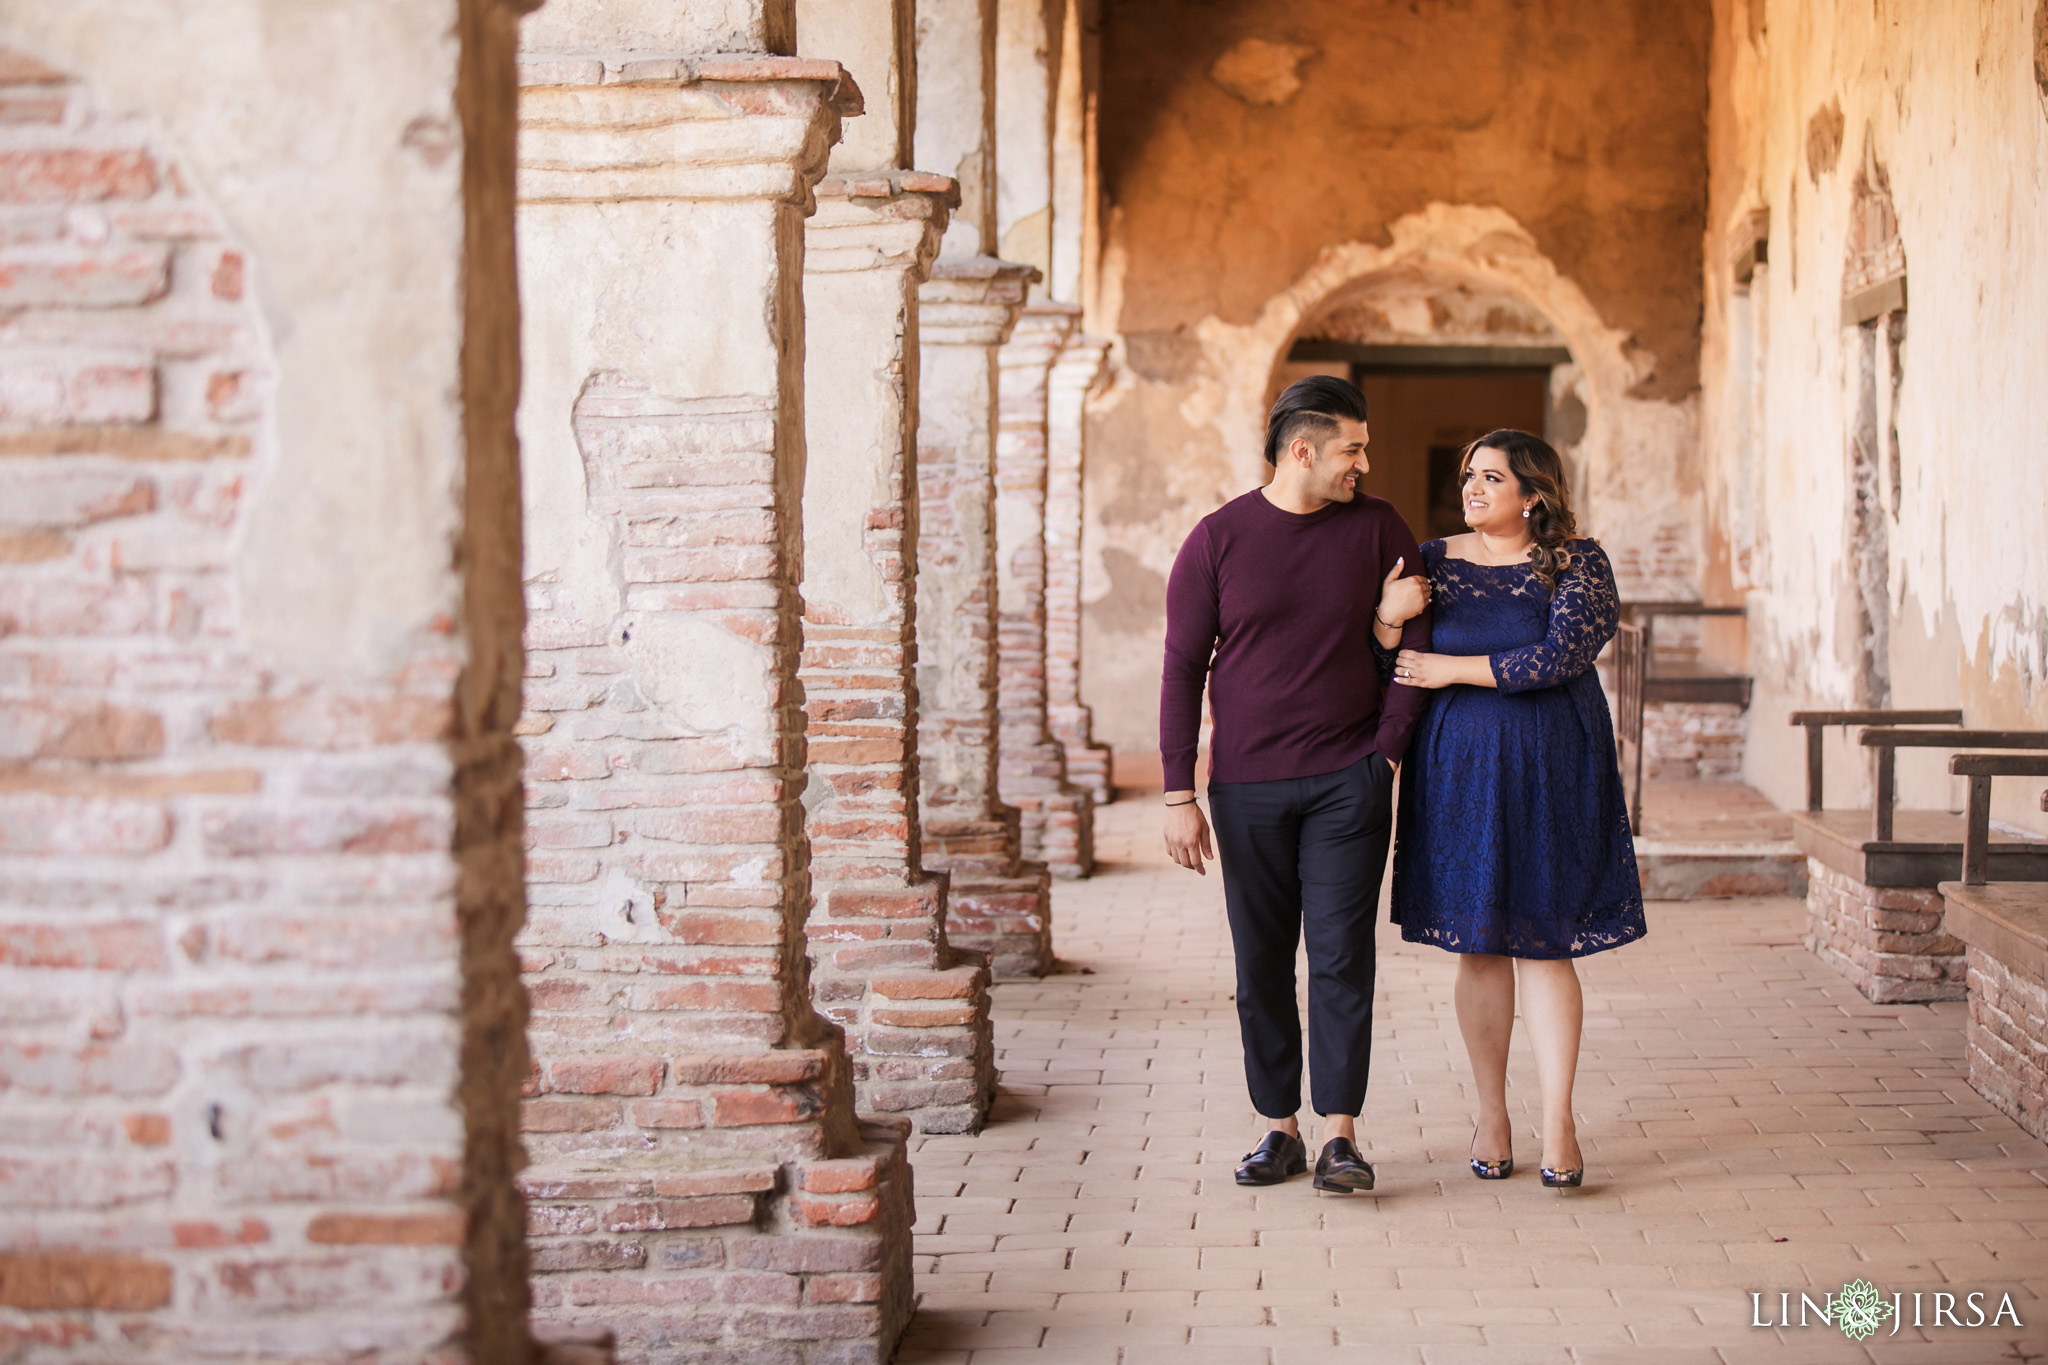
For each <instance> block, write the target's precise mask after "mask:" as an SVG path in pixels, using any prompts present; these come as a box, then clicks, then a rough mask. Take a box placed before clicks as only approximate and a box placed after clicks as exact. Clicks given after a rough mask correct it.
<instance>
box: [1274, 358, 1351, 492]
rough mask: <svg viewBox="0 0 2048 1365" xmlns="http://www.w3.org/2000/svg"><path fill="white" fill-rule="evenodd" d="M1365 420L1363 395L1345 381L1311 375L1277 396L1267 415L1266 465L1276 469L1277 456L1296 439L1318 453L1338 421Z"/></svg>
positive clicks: (1321, 375)
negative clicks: (1315, 449) (1310, 446)
mask: <svg viewBox="0 0 2048 1365" xmlns="http://www.w3.org/2000/svg"><path fill="white" fill-rule="evenodd" d="M1340 417H1348V418H1350V419H1351V420H1352V421H1354V422H1363V421H1364V420H1365V395H1364V394H1362V393H1360V392H1359V391H1358V385H1356V384H1354V383H1352V382H1351V381H1350V380H1348V379H1336V378H1333V377H1332V376H1330V375H1327V374H1313V375H1310V376H1309V377H1308V378H1307V379H1297V380H1295V381H1294V382H1293V383H1292V384H1289V385H1288V386H1287V387H1286V388H1285V389H1283V390H1282V391H1281V393H1280V400H1279V401H1278V402H1276V403H1275V404H1273V410H1272V411H1271V412H1269V413H1267V414H1266V463H1267V464H1269V465H1272V466H1273V467H1274V468H1276V469H1277V468H1278V467H1279V465H1280V452H1281V451H1283V450H1285V449H1287V443H1288V442H1289V441H1292V440H1293V439H1294V438H1295V437H1297V436H1305V437H1307V438H1308V441H1309V444H1311V445H1313V446H1315V447H1316V448H1317V449H1318V450H1320V449H1321V448H1322V444H1323V442H1325V441H1327V440H1329V439H1330V437H1331V436H1332V435H1334V434H1335V433H1336V430H1337V419H1338V418H1340Z"/></svg>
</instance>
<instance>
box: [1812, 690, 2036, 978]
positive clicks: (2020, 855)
mask: <svg viewBox="0 0 2048 1365" xmlns="http://www.w3.org/2000/svg"><path fill="white" fill-rule="evenodd" d="M1962 719H1963V714H1962V712H1960V711H1898V710H1882V711H1799V712H1795V713H1794V714H1793V716H1792V724H1794V725H1798V726H1802V727H1804V728H1805V730H1806V806H1807V808H1806V809H1805V810H1804V811H1795V812H1794V813H1793V817H1792V837H1793V840H1794V842H1795V843H1797V844H1798V846H1799V850H1800V852H1802V853H1804V854H1805V855H1806V857H1807V860H1808V863H1807V866H1808V880H1807V897H1806V906H1807V930H1808V934H1807V944H1808V946H1809V947H1811V948H1812V949H1813V951H1814V952H1815V953H1816V954H1817V955H1818V956H1819V957H1820V958H1821V959H1822V960H1823V961H1825V962H1827V963H1828V964H1829V965H1830V966H1832V967H1834V968H1835V969H1836V970H1837V971H1839V972H1841V973H1842V974H1843V975H1844V976H1846V977H1848V978H1849V980H1851V981H1852V982H1854V983H1855V984H1856V987H1857V989H1859V990H1861V991H1862V992H1863V993H1864V994H1865V995H1866V996H1869V997H1870V998H1871V999H1872V1000H1874V1001H1877V1002H1879V1003H1897V1002H1901V1001H1916V1000H1917V1001H1924V1000H1960V999H1962V998H1963V995H1964V979H1963V977H1964V959H1963V947H1962V944H1961V943H1960V942H1959V941H1958V940H1957V939H1956V938H1955V937H1954V936H1953V935H1952V934H1950V933H1948V932H1947V931H1946V930H1945V929H1944V928H1943V915H1944V910H1943V905H1942V899H1941V895H1940V892H1939V891H1938V890H1937V889H1936V888H1938V887H1939V886H1940V884H1941V882H1942V881H1943V880H1944V879H1945V878H1948V877H1952V876H1954V875H1955V869H1956V867H1957V865H1958V863H1959V862H1960V860H1961V858H1962V854H1963V836H1964V826H1965V819H1964V817H1963V816H1962V815H1959V814H1956V813H1954V812H1951V811H1945V810H1899V809H1897V808H1896V807H1897V800H1896V793H1897V786H1898V784H1897V778H1896V775H1897V753H1898V750H1899V749H1901V748H1943V749H1966V748H2005V749H2048V733H2043V732H2040V731H2030V730H2018V731H2015V730H1964V729H1961V728H1947V727H1960V726H1961V724H1962ZM1830 725H1845V726H1846V725H1860V726H1867V727H1870V728H1867V729H1865V730H1864V731H1863V733H1862V735H1861V736H1860V739H1861V743H1862V745H1863V747H1864V748H1866V749H1867V750H1869V752H1870V761H1871V777H1872V782H1871V785H1872V788H1873V795H1874V797H1875V799H1874V800H1873V801H1872V803H1871V808H1870V809H1869V810H1826V809H1824V808H1823V804H1824V800H1825V781H1824V779H1825V774H1824V772H1823V765H1822V734H1823V731H1824V729H1825V728H1826V727H1827V726H1830ZM1907 727H1929V728H1907ZM1987 849H1988V852H1987V857H1988V858H1989V859H1990V861H1991V862H1992V864H1993V865H1994V866H1996V867H1997V868H1998V869H1999V870H1998V872H1997V874H1996V875H1997V876H1998V877H1999V878H2000V879H2004V880H2012V879H2018V878H2044V879H2048V843H2044V842H2042V841H2038V840H2026V839H2015V838H2011V837H2008V836H2003V835H2001V836H1999V837H1997V838H1995V839H1991V840H1990V841H1989V842H1988V844H1987Z"/></svg>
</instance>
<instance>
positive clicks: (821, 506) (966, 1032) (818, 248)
mask: <svg viewBox="0 0 2048 1365" xmlns="http://www.w3.org/2000/svg"><path fill="white" fill-rule="evenodd" d="M958 199H959V190H958V188H957V187H956V186H955V185H954V183H953V182H952V181H951V180H949V179H947V178H945V177H944V176H934V175H926V174H922V173H920V172H917V171H900V170H890V171H872V172H857V173H852V174H848V175H834V176H832V177H830V178H828V179H827V180H825V181H824V182H823V183H822V184H821V185H820V186H819V188H818V212H817V213H816V215H815V216H814V217H813V218H812V219H811V222H810V224H809V226H808V227H807V228H806V229H805V239H804V240H805V253H806V254H805V260H804V271H805V281H804V308H805V315H806V323H805V327H806V333H807V341H806V352H807V354H806V360H805V382H806V393H805V399H806V405H807V407H806V410H807V413H808V416H807V419H806V424H807V430H808V442H809V461H808V469H807V474H806V478H805V483H804V585H803V595H804V662H803V671H802V675H801V676H802V680H803V686H804V695H805V699H806V707H807V710H808V713H809V717H810V719H809V746H810V787H809V789H808V791H807V792H806V794H805V798H804V799H805V805H806V807H807V808H808V815H807V817H806V821H805V829H806V832H807V833H808V834H809V836H810V841H811V856H812V876H813V884H814V895H815V899H816V905H817V908H816V909H815V910H814V911H813V912H812V914H811V919H810V923H809V924H808V925H807V926H806V928H807V932H808V933H809V935H810V940H811V954H812V961H813V972H812V991H813V997H814V999H815V1000H816V1002H817V1005H818V1008H819V1009H820V1010H822V1011H823V1012H824V1013H825V1014H826V1015H828V1016H829V1017H831V1018H832V1019H834V1020H836V1021H838V1022H839V1023H840V1024H841V1025H843V1026H844V1027H845V1029H846V1038H847V1049H848V1051H849V1053H850V1054H851V1056H852V1064H853V1078H854V1085H855V1088H856V1092H857V1094H858V1098H859V1103H860V1107H861V1110H862V1112H866V1113H898V1114H902V1115H904V1116H905V1117H907V1118H909V1119H910V1120H911V1122H912V1123H913V1124H915V1125H916V1127H917V1128H918V1129H919V1130H920V1131H923V1132H927V1133H964V1132H972V1131H974V1130H975V1129H977V1128H979V1127H980V1126H981V1120H982V1117H983V1116H984V1115H985V1114H986V1113H987V1112H988V1104H989V1100H990V1099H991V1097H992V1096H993V1094H994V1091H995V1045H994V1038H993V1033H992V1030H991V1027H990V1024H989V1014H988V978H989V970H988V962H987V958H986V957H985V956H983V955H982V954H979V953H963V952H961V951H959V950H956V949H954V948H953V947H951V945H950V944H949V943H948V942H947V938H946V905H947V894H946V877H945V874H943V873H938V874H932V873H927V872H926V871H925V870H924V868H923V866H922V864H921V862H920V843H921V839H920V831H919V828H918V812H917V787H918V763H917V730H916V726H917V720H916V717H917V685H916V678H915V675H914V672H913V670H914V668H915V662H916V644H917V641H916V630H915V624H914V621H915V612H914V610H913V609H914V606H915V602H914V597H915V577H916V565H917V515H916V513H917V501H916V498H915V496H914V495H915V491H916V484H915V480H916V472H915V454H916V452H915V447H914V441H915V439H916V434H915V433H916V426H917V374H918V364H917V362H918V354H917V287H918V284H919V282H920V281H922V280H923V279H924V278H925V276H926V275H927V274H929V273H930V270H931V265H932V259H933V257H934V256H935V255H936V254H937V252H938V245H939V236H940V234H941V233H942V232H943V231H944V230H945V224H946V215H947V212H948V210H949V208H950V206H951V205H952V204H954V203H957V202H958ZM878 376H886V377H887V382H877V379H878Z"/></svg>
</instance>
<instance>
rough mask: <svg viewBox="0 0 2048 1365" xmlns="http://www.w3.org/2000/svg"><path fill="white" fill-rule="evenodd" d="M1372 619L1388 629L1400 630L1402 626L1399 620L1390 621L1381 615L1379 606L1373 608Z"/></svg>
mask: <svg viewBox="0 0 2048 1365" xmlns="http://www.w3.org/2000/svg"><path fill="white" fill-rule="evenodd" d="M1372 619H1373V620H1375V621H1377V622H1379V623H1380V624H1381V625H1383V626H1385V627H1386V628H1387V629H1388V630H1399V629H1400V628H1401V623H1400V622H1399V621H1389V620H1388V619H1387V618H1386V617H1384V616H1382V615H1380V613H1379V608H1377V607H1375V608H1373V613H1372Z"/></svg>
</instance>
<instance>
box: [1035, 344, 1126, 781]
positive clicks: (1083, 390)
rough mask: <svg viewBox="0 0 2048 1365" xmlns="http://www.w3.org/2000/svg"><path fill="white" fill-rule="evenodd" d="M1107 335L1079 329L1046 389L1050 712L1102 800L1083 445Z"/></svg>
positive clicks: (1075, 769)
mask: <svg viewBox="0 0 2048 1365" xmlns="http://www.w3.org/2000/svg"><path fill="white" fill-rule="evenodd" d="M1108 354H1109V343H1108V342H1107V341H1102V340H1099V339H1097V338H1095V337H1084V336H1077V337H1074V338H1072V339H1070V340H1069V341H1068V342H1067V344H1066V348H1065V349H1064V350H1062V351H1061V352H1060V354H1059V359H1058V360H1055V361H1054V362H1053V367H1052V379H1051V381H1050V383H1049V385H1048V392H1047V395H1046V412H1045V426H1046V469H1045V699H1046V706H1045V715H1046V724H1047V726H1048V727H1049V728H1050V729H1051V730H1052V733H1053V738H1055V739H1057V740H1058V741H1059V742H1060V749H1061V751H1062V752H1063V754H1064V756H1065V758H1066V763H1067V781H1068V782H1070V783H1072V784H1073V785H1075V786H1077V787H1082V788H1085V789H1086V790H1087V791H1088V792H1089V794H1090V795H1092V796H1093V797H1094V798H1095V802H1096V804H1098V805H1103V804H1107V803H1108V802H1110V801H1112V800H1114V799H1115V798H1116V787H1115V785H1114V783H1113V781H1112V778H1111V773H1110V751H1109V749H1108V748H1107V747H1106V746H1103V745H1099V744H1097V743H1096V742H1095V739H1094V736H1093V734H1092V733H1091V729H1092V726H1093V724H1094V718H1093V717H1092V716H1091V715H1090V714H1089V711H1088V708H1087V707H1086V706H1085V705H1083V704H1082V702H1081V453H1082V441H1083V435H1082V433H1083V432H1084V431H1085V430H1086V423H1087V411H1086V408H1087V402H1088V395H1089V393H1090V392H1091V391H1092V390H1093V389H1094V388H1095V385H1096V384H1097V383H1098V382H1099V381H1100V380H1101V378H1102V373H1103V366H1104V362H1105V360H1106V358H1107V356H1108Z"/></svg>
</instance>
